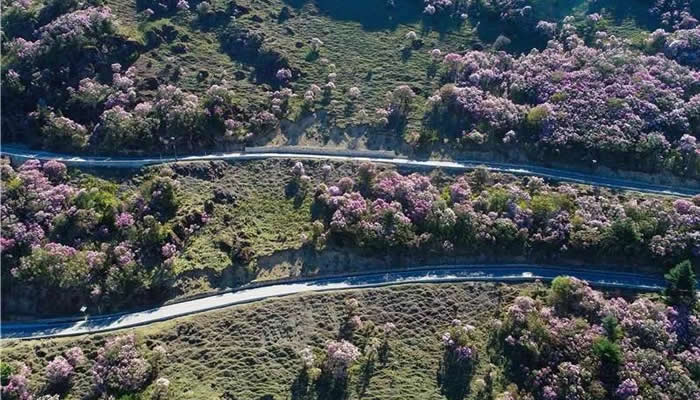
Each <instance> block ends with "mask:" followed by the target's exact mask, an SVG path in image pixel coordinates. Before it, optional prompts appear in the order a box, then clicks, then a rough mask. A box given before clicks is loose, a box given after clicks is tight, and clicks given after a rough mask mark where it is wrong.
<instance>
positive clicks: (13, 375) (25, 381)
mask: <svg viewBox="0 0 700 400" xmlns="http://www.w3.org/2000/svg"><path fill="white" fill-rule="evenodd" d="M0 368H2V369H3V375H4V374H5V372H7V373H8V376H7V377H5V376H3V382H1V384H0V393H1V394H2V398H3V399H8V400H32V398H33V397H32V393H31V391H30V389H29V375H30V374H31V373H32V371H31V369H30V368H29V367H27V366H26V365H25V364H24V363H17V364H15V365H8V364H5V363H2V364H1V365H0ZM4 379H7V381H6V382H5V381H4Z"/></svg>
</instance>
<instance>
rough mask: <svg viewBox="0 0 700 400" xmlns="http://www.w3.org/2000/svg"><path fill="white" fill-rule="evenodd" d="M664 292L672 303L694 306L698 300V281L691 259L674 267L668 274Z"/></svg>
mask: <svg viewBox="0 0 700 400" xmlns="http://www.w3.org/2000/svg"><path fill="white" fill-rule="evenodd" d="M665 278H666V289H665V290H664V294H665V295H666V298H667V299H668V302H669V303H670V304H672V305H686V306H689V307H693V306H694V305H695V302H696V298H697V296H696V290H697V289H696V288H697V281H696V279H695V271H694V270H693V265H692V264H691V263H690V261H688V260H685V261H683V262H682V263H680V264H678V265H676V266H675V267H673V268H672V269H671V270H670V271H669V272H668V273H667V274H666V275H665Z"/></svg>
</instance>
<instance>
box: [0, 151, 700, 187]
mask: <svg viewBox="0 0 700 400" xmlns="http://www.w3.org/2000/svg"><path fill="white" fill-rule="evenodd" d="M0 154H2V155H3V156H9V157H12V158H14V159H16V160H17V161H23V160H28V159H40V160H57V161H61V162H63V163H65V164H67V165H72V166H82V167H110V168H139V167H142V166H145V165H154V164H161V163H171V162H178V161H211V160H260V159H274V158H276V159H317V160H329V161H355V162H363V161H371V162H376V163H388V164H394V165H397V166H402V167H407V168H413V169H432V168H444V169H453V170H469V169H474V168H475V167H477V166H483V167H485V168H487V169H489V170H491V171H497V172H507V173H512V174H519V175H533V176H539V177H542V178H547V179H552V180H556V181H563V182H573V183H582V184H588V185H595V186H604V187H609V188H613V189H624V190H634V191H638V192H643V193H652V194H662V195H673V196H683V197H692V196H694V195H696V194H699V193H700V188H689V187H680V186H671V185H662V184H656V183H650V182H643V181H640V180H632V179H622V178H612V177H607V176H600V175H594V174H587V173H582V172H577V171H572V170H568V169H556V168H546V167H541V166H536V165H527V164H511V163H501V162H493V161H481V160H459V161H440V160H412V159H407V158H401V157H392V156H391V155H390V154H389V153H387V152H362V151H350V150H324V149H304V148H297V149H291V148H278V149H275V148H266V147H263V148H253V149H247V150H246V151H245V152H234V153H214V154H205V155H183V156H181V157H169V156H166V157H145V158H126V157H124V158H121V157H90V156H75V155H70V154H59V153H51V152H46V151H36V150H28V149H26V148H23V147H21V146H12V145H3V146H2V148H0Z"/></svg>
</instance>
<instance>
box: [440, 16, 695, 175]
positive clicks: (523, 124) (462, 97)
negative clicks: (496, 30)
mask: <svg viewBox="0 0 700 400" xmlns="http://www.w3.org/2000/svg"><path fill="white" fill-rule="evenodd" d="M543 29H544V25H543ZM677 35H678V39H673V41H672V42H673V43H675V44H674V46H677V47H676V49H677V54H678V57H680V58H678V59H679V60H681V59H682V60H684V61H683V62H684V63H691V64H692V62H694V61H692V60H693V59H694V57H695V56H694V55H692V51H693V50H692V45H691V43H695V41H694V39H691V38H690V36H691V35H690V33H687V34H686V33H685V32H683V33H678V34H677ZM683 35H685V36H683ZM686 36H687V37H686ZM579 42H581V40H580V39H578V37H577V36H576V35H569V36H564V34H562V38H561V39H560V40H554V41H551V42H550V43H549V45H548V47H547V48H546V49H544V50H542V51H537V50H533V51H532V52H530V53H527V54H524V55H521V56H519V57H513V56H511V55H508V54H507V53H503V52H499V53H487V52H481V51H470V52H467V53H466V54H464V55H459V54H455V53H450V54H447V55H445V57H444V65H445V80H448V81H451V82H455V84H449V85H446V86H444V87H443V88H442V89H441V90H440V91H438V92H436V93H435V94H434V95H433V96H432V97H430V99H429V105H431V109H430V112H429V113H428V115H427V122H428V124H431V125H433V126H435V127H436V128H437V129H440V130H442V131H443V132H445V135H446V136H447V137H454V138H455V140H456V141H457V142H458V143H459V138H460V135H459V133H460V132H463V131H465V132H471V131H472V130H473V129H474V128H479V130H480V131H481V132H482V133H486V134H487V135H486V136H487V137H488V142H490V143H493V145H494V146H495V145H498V144H500V143H502V142H503V141H504V139H505V133H506V132H508V131H510V130H513V131H514V132H516V133H517V134H518V136H519V139H520V140H521V141H523V140H525V141H527V142H528V143H529V144H531V145H535V146H537V147H538V148H541V149H545V150H546V152H547V156H546V157H549V158H551V157H556V155H557V154H562V152H564V151H566V152H567V154H568V155H569V156H570V155H571V152H574V153H575V154H577V156H576V157H577V158H578V157H580V158H582V159H585V160H594V159H595V160H597V161H602V162H609V163H613V164H620V165H621V164H624V165H627V166H630V165H635V166H639V167H640V168H642V169H645V170H650V171H658V170H660V169H668V170H671V171H675V172H676V173H680V174H683V175H690V176H695V175H697V173H698V165H697V162H696V160H697V156H696V155H695V154H696V152H695V151H693V152H692V153H687V152H686V153H684V152H683V151H682V150H681V149H682V146H683V141H682V140H681V138H682V137H683V135H684V134H688V132H697V129H698V127H697V124H698V122H699V121H700V119H698V117H697V115H698V112H697V110H696V108H697V107H693V106H688V105H687V104H688V102H689V101H690V102H691V103H692V100H691V98H692V96H693V95H694V94H695V93H694V92H693V91H692V90H691V89H690V88H692V87H694V86H695V85H697V84H698V82H700V75H699V74H698V73H697V71H694V70H692V69H689V68H687V67H684V66H682V65H679V64H678V63H677V62H675V61H673V60H669V59H668V58H666V57H664V56H662V55H659V54H656V55H644V54H640V53H637V52H635V51H632V50H630V49H629V48H628V47H626V46H625V45H623V44H620V43H619V42H618V41H615V40H612V39H605V40H603V41H602V42H601V44H600V45H596V46H595V47H588V46H586V45H585V44H583V43H579ZM613 59H614V60H619V64H617V65H616V64H613V63H610V62H609V60H613ZM482 129H483V130H482ZM484 130H485V132H484ZM689 137H694V136H691V135H689Z"/></svg>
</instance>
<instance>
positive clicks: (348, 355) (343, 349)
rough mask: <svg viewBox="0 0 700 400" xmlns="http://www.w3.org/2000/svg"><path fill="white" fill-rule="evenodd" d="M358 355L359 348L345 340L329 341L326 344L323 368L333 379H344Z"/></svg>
mask: <svg viewBox="0 0 700 400" xmlns="http://www.w3.org/2000/svg"><path fill="white" fill-rule="evenodd" d="M359 357H360V350H358V348H357V347H356V346H355V345H354V344H352V343H350V342H348V341H347V340H341V341H331V342H329V343H328V345H327V346H326V361H325V363H324V368H325V369H326V370H327V371H328V372H329V373H330V374H331V375H332V376H333V377H334V378H335V379H345V378H346V377H347V375H348V369H349V368H350V366H351V365H352V364H353V363H354V362H355V361H356V360H357V359H358V358H359Z"/></svg>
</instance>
